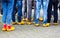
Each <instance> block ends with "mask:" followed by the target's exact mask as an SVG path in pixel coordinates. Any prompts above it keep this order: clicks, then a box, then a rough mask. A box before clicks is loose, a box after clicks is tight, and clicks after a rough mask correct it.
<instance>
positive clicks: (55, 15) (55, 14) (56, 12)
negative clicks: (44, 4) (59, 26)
mask: <svg viewBox="0 0 60 38" xmlns="http://www.w3.org/2000/svg"><path fill="white" fill-rule="evenodd" d="M53 6H54V23H57V21H58V11H57V9H58V2H55V3H54V4H53Z"/></svg>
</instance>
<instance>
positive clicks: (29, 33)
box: [0, 17, 60, 38]
mask: <svg viewBox="0 0 60 38" xmlns="http://www.w3.org/2000/svg"><path fill="white" fill-rule="evenodd" d="M2 26H3V25H2V23H1V17H0V38H60V22H59V25H58V26H54V25H53V24H51V26H50V27H42V23H40V26H39V27H35V26H34V25H33V24H32V25H26V24H25V25H13V26H14V27H15V30H14V31H11V32H3V31H1V28H2Z"/></svg>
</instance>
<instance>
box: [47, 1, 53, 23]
mask: <svg viewBox="0 0 60 38" xmlns="http://www.w3.org/2000/svg"><path fill="white" fill-rule="evenodd" d="M51 11H52V2H49V5H48V13H47V22H48V23H50V20H51Z"/></svg>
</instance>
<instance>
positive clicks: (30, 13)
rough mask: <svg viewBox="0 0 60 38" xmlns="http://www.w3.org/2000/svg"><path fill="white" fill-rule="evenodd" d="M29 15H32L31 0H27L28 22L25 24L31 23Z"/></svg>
mask: <svg viewBox="0 0 60 38" xmlns="http://www.w3.org/2000/svg"><path fill="white" fill-rule="evenodd" d="M31 16H32V0H27V18H28V22H27V24H28V25H30V24H31Z"/></svg>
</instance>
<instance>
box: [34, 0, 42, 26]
mask: <svg viewBox="0 0 60 38" xmlns="http://www.w3.org/2000/svg"><path fill="white" fill-rule="evenodd" d="M40 9H41V0H37V1H36V12H35V19H34V20H35V25H36V26H38V25H39V18H40Z"/></svg>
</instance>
